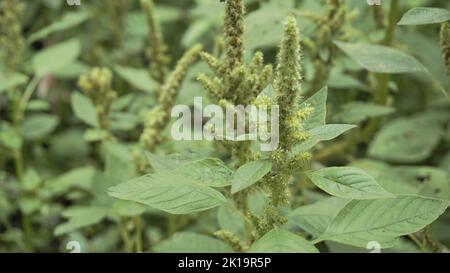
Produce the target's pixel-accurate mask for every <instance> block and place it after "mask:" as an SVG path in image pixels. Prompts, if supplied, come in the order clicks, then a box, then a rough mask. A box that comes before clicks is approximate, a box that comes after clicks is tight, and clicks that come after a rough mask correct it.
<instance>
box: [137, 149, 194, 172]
mask: <svg viewBox="0 0 450 273" xmlns="http://www.w3.org/2000/svg"><path fill="white" fill-rule="evenodd" d="M145 155H146V157H147V160H148V162H149V163H150V165H151V166H152V168H153V169H154V170H155V171H167V170H173V169H176V168H177V167H178V166H180V165H181V164H184V163H187V162H190V161H192V158H190V157H187V158H186V157H185V156H184V155H180V154H173V155H159V154H154V153H150V152H146V153H145Z"/></svg>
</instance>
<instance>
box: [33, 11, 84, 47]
mask: <svg viewBox="0 0 450 273" xmlns="http://www.w3.org/2000/svg"><path fill="white" fill-rule="evenodd" d="M88 18H89V13H87V12H85V11H79V12H67V13H65V14H64V16H63V17H62V18H61V19H59V20H57V21H55V22H53V23H52V24H50V25H49V26H46V27H44V28H43V29H41V30H39V31H38V32H35V33H33V34H31V35H30V37H29V38H28V42H29V43H33V42H34V41H37V40H41V39H43V38H45V37H47V36H48V35H50V34H52V33H55V32H58V31H63V30H66V29H69V28H72V27H75V26H77V25H79V24H81V23H83V22H84V21H86V20H87V19H88Z"/></svg>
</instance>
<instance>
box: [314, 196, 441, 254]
mask: <svg viewBox="0 0 450 273" xmlns="http://www.w3.org/2000/svg"><path fill="white" fill-rule="evenodd" d="M448 205H449V202H447V201H443V200H439V199H431V198H425V197H419V196H407V195H405V196H398V197H395V198H384V199H373V200H352V201H351V202H350V203H348V204H347V205H346V206H345V207H344V208H343V209H342V210H341V211H340V212H339V214H338V215H337V216H336V217H335V218H334V219H333V221H332V222H331V224H330V226H329V227H328V229H327V230H326V231H325V233H324V234H323V235H321V236H320V238H319V239H318V241H320V240H331V241H335V242H339V243H343V244H349V245H354V246H358V247H366V245H367V243H368V242H371V241H377V242H379V243H380V245H381V247H382V248H389V247H392V246H393V245H394V244H395V242H396V240H397V239H398V237H400V236H403V235H408V234H411V233H414V232H417V231H419V230H421V229H422V228H424V227H426V226H428V225H429V224H431V223H432V222H434V221H435V220H436V219H437V218H438V217H439V216H440V215H441V214H442V213H444V211H445V210H446V209H447V207H448Z"/></svg>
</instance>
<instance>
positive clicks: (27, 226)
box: [22, 214, 33, 252]
mask: <svg viewBox="0 0 450 273" xmlns="http://www.w3.org/2000/svg"><path fill="white" fill-rule="evenodd" d="M22 228H23V233H24V242H25V247H26V251H27V252H33V244H32V243H31V236H32V233H33V228H32V226H31V221H30V216H29V215H27V214H23V215H22Z"/></svg>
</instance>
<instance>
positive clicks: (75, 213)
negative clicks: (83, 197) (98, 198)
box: [54, 207, 106, 236]
mask: <svg viewBox="0 0 450 273" xmlns="http://www.w3.org/2000/svg"><path fill="white" fill-rule="evenodd" d="M62 215H63V216H64V217H65V218H67V219H69V221H68V222H66V223H63V224H60V225H58V226H57V227H56V229H55V230H54V234H55V235H56V236H60V235H63V234H66V233H69V232H72V231H74V230H77V229H80V228H83V227H89V226H92V225H95V224H97V223H99V222H101V221H102V220H103V218H105V216H106V209H105V208H103V207H75V208H70V209H68V210H65V211H64V212H63V213H62Z"/></svg>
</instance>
